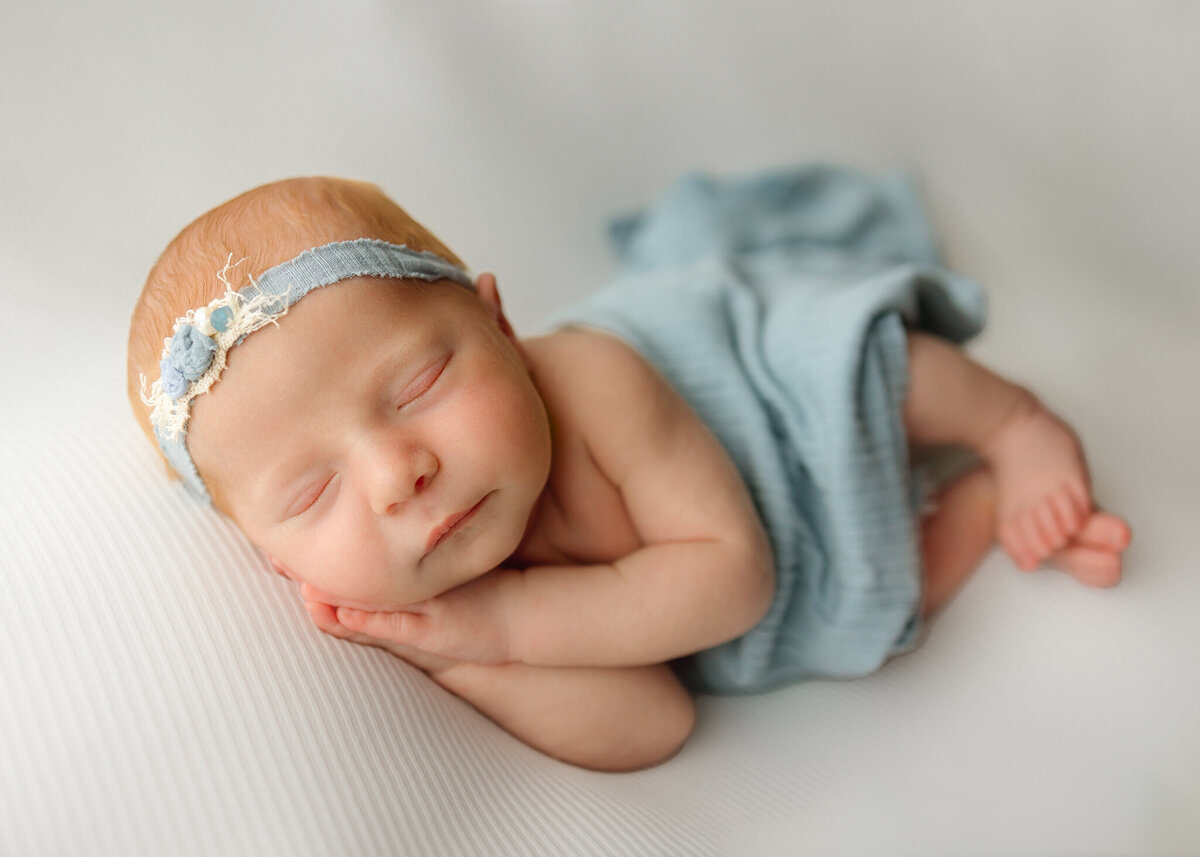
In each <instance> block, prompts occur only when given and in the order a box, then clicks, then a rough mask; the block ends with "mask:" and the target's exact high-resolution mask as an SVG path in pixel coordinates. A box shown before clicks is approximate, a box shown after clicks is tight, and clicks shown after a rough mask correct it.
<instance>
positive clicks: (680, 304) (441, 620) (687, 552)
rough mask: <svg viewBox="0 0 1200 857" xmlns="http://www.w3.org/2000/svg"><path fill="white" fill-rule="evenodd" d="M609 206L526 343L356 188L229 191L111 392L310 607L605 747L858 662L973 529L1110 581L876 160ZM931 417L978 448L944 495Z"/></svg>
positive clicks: (1092, 526) (1054, 437)
mask: <svg viewBox="0 0 1200 857" xmlns="http://www.w3.org/2000/svg"><path fill="white" fill-rule="evenodd" d="M613 238H614V242H615V243H616V245H617V247H618V250H619V252H620V254H621V256H622V263H623V264H622V268H621V271H620V273H619V275H618V276H617V277H616V278H615V280H614V281H613V282H612V283H611V284H609V285H608V286H606V287H605V288H603V289H601V290H599V291H598V292H596V293H595V294H594V295H593V296H590V297H589V298H588V299H586V300H585V301H583V302H581V303H580V304H578V305H576V306H574V307H570V308H568V309H567V310H565V311H563V312H561V313H560V314H559V315H558V316H556V317H555V318H554V319H552V321H551V323H550V325H549V327H548V329H547V332H545V333H543V334H541V335H538V336H534V337H529V338H519V337H518V336H517V335H516V334H515V332H514V331H513V328H512V326H511V325H510V324H509V322H508V320H507V319H506V317H505V314H504V310H503V308H502V305H501V301H500V295H499V292H498V290H497V284H496V278H495V277H494V276H492V275H491V274H481V275H479V276H477V277H474V278H472V277H470V276H469V275H468V274H467V273H466V271H465V270H464V268H463V265H462V263H461V262H460V261H459V259H458V258H457V257H456V256H455V255H454V254H453V253H452V252H450V250H449V249H448V248H447V247H446V246H445V245H443V244H442V243H441V242H440V241H439V240H438V239H437V238H435V237H434V236H433V235H432V234H431V233H430V232H428V231H427V230H426V229H424V228H423V227H422V226H421V225H420V224H418V223H416V222H415V221H414V220H413V219H412V218H410V217H409V216H408V215H407V214H406V213H405V212H404V211H403V210H402V209H400V208H399V207H398V206H397V205H396V204H395V203H394V202H392V201H391V200H390V199H388V198H387V197H386V196H385V195H384V194H383V193H382V192H381V191H380V190H379V189H378V188H376V187H374V186H371V185H366V184H362V183H358V182H351V181H345V180H339V179H330V178H306V179H293V180H288V181H281V182H276V183H273V184H269V185H264V186H262V187H259V188H255V189H254V190H251V191H249V192H247V193H245V194H242V195H241V196H239V197H237V198H235V199H233V200H231V201H229V202H227V203H225V204H223V205H221V206H219V207H217V208H215V209H213V210H212V211H210V212H208V213H207V214H204V215H203V216H201V217H200V218H199V219H197V220H196V221H194V222H193V223H192V224H190V225H189V226H188V227H187V228H185V229H184V230H183V231H182V232H181V233H180V234H179V235H178V236H177V237H176V238H175V239H174V240H173V241H172V242H171V243H170V245H169V246H168V247H167V248H166V250H165V251H164V252H163V254H162V256H161V258H160V259H159V260H158V262H157V264H156V265H155V266H154V268H153V269H152V271H151V272H150V275H149V278H148V280H147V282H146V285H145V288H144V289H143V291H142V294H141V297H140V299H139V301H138V304H137V307H136V308H135V310H134V314H133V320H132V325H131V331H130V339H129V389H130V398H131V401H132V403H133V406H134V411H135V413H136V414H137V416H138V419H139V422H140V423H141V424H142V426H143V428H144V429H145V430H146V432H147V434H148V436H149V437H150V438H151V439H152V440H153V441H154V443H155V444H156V446H157V447H158V449H159V450H160V451H161V453H162V455H163V457H164V459H165V460H166V462H167V463H168V466H169V468H170V470H171V472H172V473H173V474H174V475H175V476H177V477H178V478H179V479H181V480H182V482H183V483H184V484H185V485H186V486H187V487H188V489H189V490H191V491H192V493H194V494H195V495H196V496H197V497H198V498H200V499H201V500H202V501H204V502H208V503H211V504H212V505H213V506H214V507H215V508H216V509H218V510H219V511H221V512H222V513H224V514H226V515H228V516H229V517H230V518H231V519H232V520H233V521H234V522H235V523H236V524H237V525H238V527H240V529H241V530H242V532H243V533H244V534H245V535H246V537H247V538H248V539H250V541H251V542H253V543H254V544H255V545H257V546H258V547H259V548H261V549H262V551H263V553H264V555H265V556H266V557H267V560H268V561H269V562H270V564H271V565H272V566H273V567H274V568H275V569H276V570H277V571H278V572H279V573H280V574H283V575H285V576H286V577H288V578H290V579H291V580H294V581H297V582H298V583H300V584H301V585H300V587H299V591H300V595H301V596H302V597H303V599H304V601H305V603H306V606H307V608H308V611H309V614H310V616H311V617H312V620H313V622H314V624H315V625H316V626H317V627H318V628H319V629H321V630H322V631H324V632H325V633H327V634H330V635H332V636H334V637H338V638H341V639H344V640H349V641H351V642H354V643H361V644H366V645H373V646H379V647H382V648H385V649H387V650H388V651H390V652H392V653H393V654H395V655H396V656H398V657H400V658H402V659H404V660H405V661H407V662H408V663H411V664H413V665H415V666H416V667H418V668H419V669H421V670H423V671H424V672H426V673H427V674H428V675H429V676H430V677H431V678H433V679H434V680H435V681H436V682H438V683H439V684H440V685H442V686H443V687H445V688H447V689H449V690H450V691H452V692H453V693H456V694H458V695H459V696H461V697H463V698H464V699H466V700H467V701H468V702H470V703H471V704H472V705H474V706H475V707H476V708H477V709H478V710H479V711H481V712H482V713H483V714H485V715H487V716H488V717H490V718H491V719H493V720H494V721H495V722H496V723H498V724H499V725H500V726H502V727H503V728H505V729H506V730H508V731H509V732H510V733H511V734H513V735H515V736H516V737H517V738H519V739H521V740H523V741H525V742H527V743H528V744H530V745H532V746H533V747H535V748H537V749H539V750H541V751H543V752H545V753H547V754H549V755H552V756H554V757H556V758H558V759H561V760H564V761H567V762H569V763H572V764H576V765H580V766H584V767H588V768H594V769H599V770H631V769H636V768H640V767H645V766H648V765H652V764H656V763H658V762H661V761H663V760H665V759H667V758H669V757H670V756H671V755H673V754H674V753H675V752H676V751H677V750H678V749H679V748H680V747H681V746H682V745H683V743H684V742H685V740H686V739H687V737H688V735H689V734H690V732H691V730H692V727H693V723H694V719H695V708H694V703H693V696H694V694H697V693H753V692H761V691H764V690H768V689H770V688H773V687H778V686H780V685H784V684H787V683H791V682H795V681H800V680H803V679H806V678H813V677H853V676H861V675H865V674H867V673H869V672H871V671H873V670H875V669H878V668H879V667H880V666H881V665H882V664H883V663H885V662H886V660H887V659H888V658H889V657H891V656H893V655H895V654H897V653H899V652H902V651H906V650H908V649H910V648H912V647H913V646H914V645H915V644H916V640H917V637H918V634H919V632H920V629H921V627H922V621H923V620H924V619H925V618H927V617H929V616H930V615H932V614H933V613H935V612H936V611H937V610H938V609H939V608H940V607H941V606H942V605H943V604H944V603H945V602H946V601H947V599H948V598H949V597H950V595H951V594H952V593H953V592H954V590H955V589H956V588H957V586H958V585H959V584H960V583H961V582H962V581H963V580H964V579H965V578H966V576H967V575H968V574H969V573H970V571H971V570H972V569H973V568H974V567H975V566H976V565H977V564H978V563H979V561H980V560H981V558H982V557H983V556H984V554H985V553H986V552H987V551H988V550H989V549H990V548H991V546H992V544H993V543H994V541H996V540H997V539H998V540H999V542H1000V544H1001V545H1002V546H1003V548H1004V550H1005V551H1006V552H1007V553H1008V554H1009V555H1010V556H1011V557H1012V559H1013V560H1014V562H1015V563H1016V564H1017V565H1018V566H1019V567H1020V568H1022V569H1024V570H1033V569H1036V568H1038V567H1040V566H1043V565H1050V566H1054V567H1057V568H1060V569H1063V570H1065V571H1067V572H1068V573H1070V574H1071V575H1073V576H1074V577H1075V578H1076V579H1078V580H1079V581H1081V582H1082V583H1084V584H1086V585H1089V586H1112V585H1114V584H1116V583H1117V582H1118V581H1119V580H1120V577H1121V552H1122V551H1123V549H1124V548H1125V546H1126V545H1127V544H1128V542H1129V539H1130V531H1129V527H1128V525H1127V524H1126V522H1125V521H1124V520H1122V519H1121V518H1119V517H1117V516H1115V515H1112V514H1108V513H1106V512H1103V511H1100V510H1099V509H1097V507H1096V505H1095V503H1094V501H1093V498H1092V495H1091V488H1090V483H1089V478H1088V471H1087V466H1086V464H1085V460H1084V456H1083V452H1082V449H1081V447H1080V444H1079V441H1078V439H1077V437H1076V435H1075V434H1074V432H1073V431H1072V430H1071V429H1070V428H1069V427H1068V426H1067V425H1066V424H1064V423H1063V422H1062V420H1061V419H1059V418H1058V417H1057V416H1056V415H1055V414H1053V413H1052V412H1051V411H1049V410H1048V409H1047V408H1046V407H1045V406H1044V405H1043V404H1042V403H1041V402H1040V401H1039V400H1038V399H1037V398H1036V397H1035V396H1034V395H1033V394H1032V393H1031V392H1030V391H1028V390H1026V389H1024V388H1022V387H1020V386H1017V385H1015V384H1013V383H1011V382H1009V381H1007V380H1005V379H1004V378H1002V377H1000V376H998V375H996V374H994V373H992V372H990V371H989V370H987V369H986V368H984V367H982V366H980V365H978V364H977V363H975V362H973V361H971V360H970V359H969V358H968V357H967V356H966V355H965V354H964V352H963V351H962V350H961V348H960V347H959V345H960V344H961V343H962V342H965V341H966V340H967V339H969V338H970V337H971V336H973V335H974V334H975V333H976V332H978V330H979V329H980V328H981V326H982V324H983V307H984V300H983V295H982V293H981V292H980V291H979V289H978V287H977V286H976V285H975V284H974V283H972V282H971V281H969V280H966V279H965V278H962V277H959V276H957V275H954V274H952V273H951V272H949V271H946V270H945V269H944V268H942V267H941V266H940V265H939V264H938V261H937V258H936V254H935V251H934V249H933V248H934V245H933V240H932V237H931V234H930V232H929V229H928V226H927V224H926V222H925V220H924V217H923V214H922V213H921V211H920V208H919V204H918V202H917V200H916V197H915V195H914V194H913V193H912V191H911V189H910V188H909V187H908V185H907V183H906V182H904V181H903V180H902V179H900V178H898V177H872V176H867V175H863V174H860V173H856V172H853V171H850V170H843V169H835V168H830V167H808V168H801V169H792V170H776V171H770V172H766V173H761V174H757V175H753V176H747V177H743V178H740V179H734V180H726V181H717V180H714V179H711V178H708V177H705V176H699V175H692V176H687V177H685V178H684V179H683V180H681V181H680V182H679V183H677V184H676V185H675V186H674V187H673V188H672V189H671V190H669V191H668V192H667V193H666V194H665V195H664V196H663V197H662V199H660V200H659V201H658V202H657V203H656V204H655V205H654V206H651V207H650V208H648V209H646V210H645V211H642V212H639V213H638V214H636V215H632V216H630V217H627V218H624V219H622V220H620V221H618V222H616V223H615V224H614V227H613ZM218 381H219V383H218ZM942 445H958V446H963V447H967V448H969V449H970V450H972V451H973V452H974V453H976V454H977V456H978V459H979V464H978V466H977V467H976V468H975V469H974V470H972V471H970V472H969V473H968V474H966V475H965V476H962V477H960V478H958V479H957V480H956V481H954V482H952V483H951V484H949V485H948V486H943V487H941V488H940V489H939V490H936V491H935V489H934V488H933V487H932V485H931V483H930V481H929V480H928V478H926V476H925V475H924V473H923V471H922V469H921V467H920V466H919V465H914V464H913V463H912V459H913V453H914V452H916V451H919V450H921V449H923V448H925V447H936V446H942Z"/></svg>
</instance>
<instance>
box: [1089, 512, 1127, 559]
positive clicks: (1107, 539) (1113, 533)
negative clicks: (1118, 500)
mask: <svg viewBox="0 0 1200 857" xmlns="http://www.w3.org/2000/svg"><path fill="white" fill-rule="evenodd" d="M1131 538H1132V532H1131V531H1130V529H1129V524H1127V523H1126V522H1125V521H1124V520H1123V519H1121V518H1118V517H1117V516H1116V515H1110V514H1108V513H1107V512H1094V513H1093V514H1092V515H1091V517H1089V518H1088V519H1087V521H1086V522H1085V523H1084V525H1083V527H1082V528H1081V529H1080V531H1079V534H1078V535H1077V536H1076V537H1075V541H1076V542H1077V543H1078V544H1080V545H1084V546H1086V547H1091V548H1100V549H1103V550H1107V551H1110V552H1114V551H1115V552H1118V553H1119V552H1120V551H1123V550H1125V548H1127V547H1129V542H1130V540H1131Z"/></svg>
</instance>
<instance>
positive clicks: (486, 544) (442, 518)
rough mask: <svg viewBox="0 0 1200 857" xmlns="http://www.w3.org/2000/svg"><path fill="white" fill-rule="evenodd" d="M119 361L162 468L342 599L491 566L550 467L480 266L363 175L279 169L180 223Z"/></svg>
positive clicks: (397, 600)
mask: <svg viewBox="0 0 1200 857" xmlns="http://www.w3.org/2000/svg"><path fill="white" fill-rule="evenodd" d="M361 239H373V240H367V241H364V240H361ZM385 242H386V243H385ZM230 260H233V261H234V262H236V261H237V260H242V261H241V262H240V264H235V265H231V264H230ZM363 272H367V274H366V275H360V274H362V273H363ZM251 278H253V281H254V285H250V283H251ZM225 280H228V283H229V285H228V286H227V284H226V282H225ZM241 286H246V288H243V289H241V290H240V291H239V287H241ZM310 289H311V290H310ZM297 295H300V297H297ZM289 304H290V306H289ZM202 308H203V310H204V311H203V312H197V311H198V310H201V309H202ZM184 328H187V330H184ZM247 331H249V332H248V333H247ZM164 350H166V351H169V354H168V355H167V356H166V358H165V359H164ZM210 355H211V356H210ZM128 361H129V362H128V376H129V377H128V380H129V394H130V401H131V403H132V404H133V409H134V412H135V414H136V415H137V417H138V420H139V422H140V423H141V425H142V427H143V429H144V430H145V431H146V433H147V434H148V435H149V436H150V437H151V438H152V439H153V440H154V441H155V443H156V445H157V446H159V447H160V448H161V450H162V451H163V452H164V454H165V457H166V458H167V459H168V461H169V464H170V466H171V467H172V468H173V469H174V470H176V471H177V472H178V474H179V475H180V476H182V477H183V478H184V481H185V482H187V483H189V485H190V487H192V489H193V491H194V492H195V493H197V494H199V495H201V496H205V495H207V497H210V498H211V499H212V501H213V502H214V504H215V505H216V506H217V507H218V508H219V509H221V510H222V511H224V512H225V513H226V514H228V515H229V516H230V517H231V518H232V519H233V520H234V521H235V522H236V523H237V524H238V525H239V526H240V527H241V528H242V530H243V532H244V533H245V534H246V535H247V536H248V537H249V538H250V539H251V541H253V542H254V543H255V544H257V545H259V546H260V547H261V548H263V549H264V550H265V551H266V552H267V553H268V554H269V555H271V556H272V557H273V558H274V559H275V561H276V563H277V565H278V566H280V567H282V568H283V569H286V570H287V573H288V574H289V575H290V576H292V577H294V578H295V579H299V580H305V581H307V582H309V583H311V584H312V585H314V586H316V587H317V588H318V589H321V590H324V591H326V592H330V593H334V594H336V595H339V596H341V597H342V598H344V599H347V600H354V601H361V602H365V603H369V604H372V605H378V606H381V607H398V606H401V605H404V604H411V603H413V602H416V601H420V600H423V599H425V598H428V597H431V596H433V595H436V594H438V593H439V592H442V591H445V590H446V589H449V588H451V587H453V586H457V585H458V584H460V583H464V582H466V581H467V580H470V579H472V578H474V577H477V576H479V575H480V574H483V573H485V572H487V571H489V570H491V569H492V568H494V567H496V566H497V565H499V564H500V563H501V562H503V561H504V559H505V558H506V557H508V556H509V555H510V554H511V553H512V551H513V550H514V549H515V548H516V547H517V545H518V543H519V542H520V540H521V537H522V536H523V534H524V532H525V527H526V524H527V523H528V521H529V517H530V514H531V513H532V510H533V508H534V505H535V504H536V502H537V499H538V497H539V496H540V495H541V491H542V489H543V487H544V485H545V482H546V478H547V474H548V472H549V467H550V430H549V424H548V420H547V416H546V411H545V408H544V406H543V404H542V401H541V398H540V396H539V395H538V392H537V389H536V388H535V386H534V384H533V382H532V380H531V378H530V376H529V372H528V368H527V366H526V363H525V361H524V356H523V352H522V351H521V347H520V344H519V343H518V341H517V339H516V337H515V335H514V334H513V331H512V328H511V326H510V325H509V324H508V322H507V320H506V319H505V317H504V314H503V311H502V309H501V305H500V298H499V295H498V293H497V291H496V286H495V280H494V278H492V277H491V276H490V275H486V274H485V275H482V276H480V277H479V279H478V280H477V281H476V283H475V284H474V286H473V287H472V284H471V281H470V279H469V278H468V277H467V275H466V274H465V272H464V271H463V270H462V266H461V263H460V262H459V261H458V259H457V257H455V256H454V255H453V254H452V253H451V252H450V251H449V250H448V249H447V248H446V247H445V246H444V245H443V244H442V243H441V242H440V241H438V240H437V239H436V238H435V237H434V236H433V235H432V234H430V233H429V232H428V231H427V230H425V229H424V228H423V227H422V226H421V225H420V224H418V223H417V222H416V221H414V220H412V219H411V218H410V217H409V216H408V215H407V214H405V212H404V211H403V210H402V209H400V208H399V207H398V206H397V205H396V204H395V203H393V202H392V201H391V200H390V199H388V198H387V197H386V196H385V195H384V194H383V193H382V192H381V191H380V190H379V189H378V188H376V187H374V186H371V185H366V184H361V183H357V182H349V181H343V180H338V179H325V178H311V179H293V180H289V181H283V182H276V183H274V184H269V185H264V186H263V187H259V188H256V189H254V190H251V191H249V192H247V193H245V194H242V195H241V196H239V197H237V198H235V199H233V200H231V201H229V202H227V203H225V204H224V205H221V206H219V207H217V208H215V209H213V210H212V211H210V212H208V213H207V214H205V215H203V216H202V217H200V218H199V219H197V220H196V221H194V222H193V223H192V224H190V225H189V226H188V227H187V228H186V229H184V230H183V232H181V233H180V234H179V235H178V236H177V237H176V238H175V240H173V241H172V242H171V243H170V245H169V246H168V247H167V249H166V250H165V251H164V252H163V254H162V256H161V258H160V259H159V260H158V262H157V263H156V264H155V266H154V268H153V269H152V270H151V272H150V276H149V278H148V279H147V282H146V286H145V288H144V289H143V290H142V294H141V297H140V298H139V300H138V304H137V306H136V308H135V310H134V314H133V320H132V324H131V329H130V336H129V352H128ZM225 361H227V365H225ZM222 367H224V368H222ZM180 373H183V374H180ZM143 378H144V379H145V382H143V380H142V379H143ZM143 383H144V384H145V385H146V393H148V396H149V399H150V400H151V401H152V402H154V403H155V404H154V408H153V418H152V416H151V415H152V407H151V406H148V405H147V404H145V395H146V393H144V391H143ZM193 467H194V470H193ZM466 513H470V514H469V516H468V517H463V516H464V515H465V514H466ZM448 528H450V529H448Z"/></svg>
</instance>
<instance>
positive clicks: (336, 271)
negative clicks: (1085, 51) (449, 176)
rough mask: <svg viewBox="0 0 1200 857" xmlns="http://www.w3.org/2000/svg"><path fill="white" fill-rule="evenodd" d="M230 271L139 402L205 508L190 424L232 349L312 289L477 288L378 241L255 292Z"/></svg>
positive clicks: (438, 263) (324, 251)
mask: <svg viewBox="0 0 1200 857" xmlns="http://www.w3.org/2000/svg"><path fill="white" fill-rule="evenodd" d="M230 260H232V256H231V257H230ZM239 264H240V263H239ZM233 267H236V265H233V264H229V263H227V264H226V265H225V267H224V268H223V269H222V270H221V271H219V272H218V273H217V277H218V278H219V279H220V280H221V282H223V283H225V286H226V290H225V294H224V295H223V296H222V297H220V298H218V299H217V300H215V301H212V302H211V303H210V304H208V306H204V307H200V308H199V309H194V310H189V311H188V312H187V314H186V315H184V316H181V317H180V318H178V319H176V321H175V328H174V333H173V335H172V336H171V337H170V338H169V339H165V340H163V352H162V360H161V361H160V362H159V364H158V365H159V369H160V371H161V376H160V377H159V379H158V380H157V381H155V382H154V383H153V384H151V385H150V391H149V393H148V394H147V392H146V378H145V376H143V377H142V401H143V402H145V403H146V404H147V405H149V406H150V407H151V408H152V410H151V412H150V424H151V425H152V426H153V427H154V436H155V438H157V439H158V445H159V448H160V449H162V452H163V455H165V456H166V458H167V461H168V462H169V463H170V465H171V467H172V468H174V470H175V472H176V473H178V474H179V475H180V477H182V479H183V483H184V485H186V486H187V487H188V489H189V490H191V492H192V493H193V494H195V495H196V496H197V497H199V498H200V499H202V500H204V501H205V502H206V503H212V497H211V495H210V494H209V493H208V488H206V487H205V485H204V480H203V479H201V478H200V474H199V472H198V471H197V470H196V465H195V463H194V462H193V461H192V456H191V454H190V453H189V452H188V448H187V425H188V419H189V418H190V416H191V410H192V400H193V399H195V398H196V397H197V396H200V395H203V394H204V393H207V392H208V391H209V390H210V389H211V388H212V386H213V384H215V383H216V382H217V380H218V379H219V378H220V377H221V372H222V371H224V369H225V361H226V356H227V355H228V353H229V349H231V348H233V347H234V346H235V345H238V344H239V343H241V342H242V340H244V339H245V338H246V337H247V336H249V335H250V334H251V333H253V332H254V331H256V330H258V329H259V328H260V327H263V326H265V325H268V324H275V323H276V320H277V319H278V318H279V316H281V315H283V314H285V313H286V312H287V311H288V308H289V307H291V306H292V304H294V303H296V301H298V300H300V298H302V297H304V296H305V295H306V294H308V293H309V292H311V291H312V290H313V289H319V288H320V287H321V286H328V285H332V284H333V283H336V282H339V281H341V280H347V279H350V278H351V277H395V278H400V279H418V280H451V281H453V282H455V283H458V284H459V285H461V286H465V287H466V288H468V289H471V288H474V286H473V284H472V283H471V278H470V277H469V276H468V275H467V272H466V271H464V270H463V269H462V268H460V267H458V266H457V265H453V264H451V263H450V262H447V261H446V260H445V259H442V258H441V257H440V256H438V255H436V254H434V253H431V252H429V251H428V250H420V251H417V250H410V249H409V248H407V247H405V246H403V245H401V244H389V243H388V242H386V241H379V240H377V239H374V238H358V239H355V240H353V241H335V242H334V243H332V244H325V245H323V246H321V247H314V248H312V249H311V250H305V251H304V252H303V253H301V254H300V255H299V256H297V257H296V258H294V259H292V260H290V261H287V262H284V263H282V264H280V265H276V266H275V267H274V268H270V269H269V270H267V271H264V272H263V274H262V275H261V276H260V277H258V278H257V279H256V278H254V277H251V278H250V285H248V286H246V287H245V288H243V289H240V290H236V291H235V290H234V289H233V287H232V286H230V285H229V280H228V273H229V270H230V269H231V268H233Z"/></svg>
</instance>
